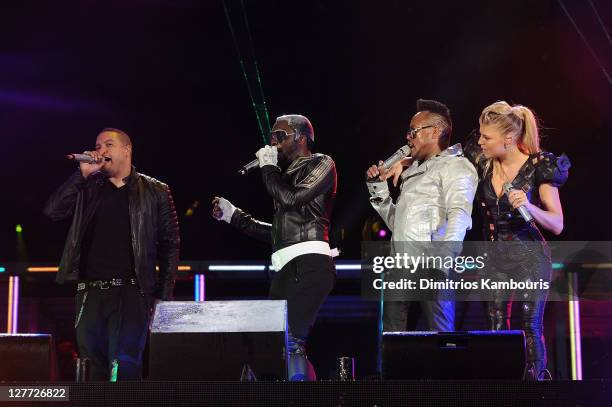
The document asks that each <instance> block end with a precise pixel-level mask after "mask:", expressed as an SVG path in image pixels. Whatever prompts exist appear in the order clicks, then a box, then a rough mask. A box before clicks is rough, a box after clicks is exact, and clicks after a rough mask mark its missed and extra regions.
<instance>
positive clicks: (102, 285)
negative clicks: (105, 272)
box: [100, 281, 110, 290]
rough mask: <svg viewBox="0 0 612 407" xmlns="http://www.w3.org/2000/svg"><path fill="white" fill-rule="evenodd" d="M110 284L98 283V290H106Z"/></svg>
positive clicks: (106, 282)
mask: <svg viewBox="0 0 612 407" xmlns="http://www.w3.org/2000/svg"><path fill="white" fill-rule="evenodd" d="M109 288H110V283H109V282H108V281H100V290H108V289H109Z"/></svg>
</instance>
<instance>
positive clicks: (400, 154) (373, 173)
mask: <svg viewBox="0 0 612 407" xmlns="http://www.w3.org/2000/svg"><path fill="white" fill-rule="evenodd" d="M408 154H410V148H409V147H408V146H403V147H402V148H400V149H399V150H397V151H396V152H395V153H394V154H393V155H392V156H391V157H389V158H387V159H386V160H385V161H379V162H378V165H377V166H376V165H372V166H371V167H370V168H368V171H367V172H366V177H367V180H368V182H379V181H384V180H386V179H388V178H391V177H393V185H395V186H397V182H398V180H399V177H400V175H401V174H402V172H403V171H404V167H405V166H409V165H410V164H411V163H412V157H408Z"/></svg>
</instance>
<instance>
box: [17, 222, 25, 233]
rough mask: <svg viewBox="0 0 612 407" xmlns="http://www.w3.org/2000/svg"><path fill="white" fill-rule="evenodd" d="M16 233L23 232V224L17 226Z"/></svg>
mask: <svg viewBox="0 0 612 407" xmlns="http://www.w3.org/2000/svg"><path fill="white" fill-rule="evenodd" d="M15 232H17V233H21V232H23V226H21V224H18V225H17V226H15Z"/></svg>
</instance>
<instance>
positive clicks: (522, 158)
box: [465, 102, 570, 380]
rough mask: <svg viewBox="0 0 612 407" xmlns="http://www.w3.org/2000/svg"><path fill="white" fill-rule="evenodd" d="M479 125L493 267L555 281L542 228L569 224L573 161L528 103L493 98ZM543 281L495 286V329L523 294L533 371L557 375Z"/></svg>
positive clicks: (474, 155)
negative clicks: (563, 191)
mask: <svg viewBox="0 0 612 407" xmlns="http://www.w3.org/2000/svg"><path fill="white" fill-rule="evenodd" d="M479 124H480V127H479V131H478V133H477V134H475V135H474V137H472V138H471V140H470V142H468V144H467V145H466V149H465V151H466V155H467V156H468V157H469V158H470V159H471V161H472V162H473V163H474V164H475V165H476V168H477V170H478V176H479V184H478V191H477V194H476V203H477V206H478V208H480V210H481V213H482V215H483V226H484V235H485V239H486V240H487V241H491V242H500V243H493V244H492V245H491V246H492V248H493V250H494V253H493V256H489V257H490V258H491V260H492V261H491V262H489V263H490V264H487V270H486V273H487V275H488V276H490V277H493V278H494V279H496V280H498V281H511V280H514V281H523V282H540V283H541V282H550V280H551V275H552V262H551V258H550V251H549V249H548V246H547V244H546V241H545V239H544V237H543V236H542V234H541V233H540V228H542V229H545V230H547V231H549V232H552V233H553V234H555V235H559V234H560V233H561V231H562V230H563V210H562V207H561V200H560V199H559V191H558V188H559V187H560V186H561V185H563V184H564V183H565V181H566V180H567V177H568V168H569V166H570V163H569V160H568V158H567V157H566V156H565V155H562V156H560V157H558V158H557V157H555V156H554V155H553V154H551V153H547V152H543V151H542V150H541V148H540V137H539V132H538V123H537V119H536V117H535V115H534V113H533V112H532V111H531V110H530V109H529V108H527V107H525V106H521V105H514V106H511V105H509V104H508V103H506V102H496V103H493V104H492V105H490V106H487V107H486V108H485V109H484V110H483V111H482V114H481V115H480V119H479ZM505 184H506V189H508V186H511V187H512V189H511V190H510V192H506V191H504V185H505ZM507 184H510V185H507ZM521 206H523V207H524V208H525V209H527V211H528V212H529V214H531V216H532V217H533V219H532V220H531V221H527V220H525V219H524V218H523V216H522V215H521V214H520V212H519V211H518V208H519V207H521ZM501 242H503V243H501ZM535 287H536V289H526V290H523V291H514V292H509V291H503V290H499V291H495V292H493V293H492V296H493V300H492V301H490V302H489V303H488V314H489V318H490V323H491V329H492V330H507V329H510V313H511V308H512V300H513V299H517V300H521V301H522V303H521V307H520V310H521V325H522V329H523V330H524V331H525V336H526V351H527V355H526V358H527V367H526V370H525V373H526V376H525V377H526V378H527V379H533V380H542V379H546V378H549V376H550V373H548V371H547V370H546V346H545V342H544V332H543V319H544V308H545V305H546V296H547V290H545V289H537V287H538V286H537V285H536V286H535ZM541 287H542V286H540V288H541Z"/></svg>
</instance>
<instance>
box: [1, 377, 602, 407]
mask: <svg viewBox="0 0 612 407" xmlns="http://www.w3.org/2000/svg"><path fill="white" fill-rule="evenodd" d="M9 386H10V387H11V388H20V389H24V388H28V387H34V386H35V387H39V388H40V387H43V388H44V387H46V388H53V387H58V386H66V387H67V388H68V393H67V394H68V396H69V401H64V402H59V401H56V402H41V401H37V402H27V401H25V400H24V401H20V402H15V403H7V402H0V405H2V406H4V405H9V404H10V405H19V406H25V405H61V406H66V405H77V406H97V405H121V406H153V405H156V406H173V407H174V406H266V407H268V406H316V407H322V406H381V407H382V406H458V405H466V406H547V407H553V406H554V407H556V406H607V405H610V402H611V400H612V381H610V380H592V381H580V382H578V381H549V382H523V381H460V380H453V381H356V382H335V381H319V382H313V383H289V382H251V383H240V382H195V381H193V382H189V381H183V382H161V381H143V382H118V383H108V382H88V383H68V382H53V383H40V382H38V383H6V382H4V383H1V384H0V388H2V393H3V394H6V389H7V388H8V387H9Z"/></svg>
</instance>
